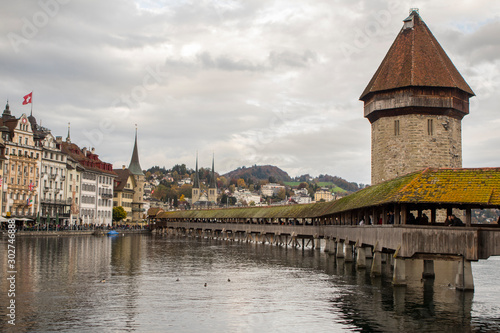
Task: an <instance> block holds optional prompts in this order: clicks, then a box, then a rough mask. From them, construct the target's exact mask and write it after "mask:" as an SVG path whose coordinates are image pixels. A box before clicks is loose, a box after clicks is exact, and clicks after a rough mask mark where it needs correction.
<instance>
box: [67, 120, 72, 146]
mask: <svg viewBox="0 0 500 333" xmlns="http://www.w3.org/2000/svg"><path fill="white" fill-rule="evenodd" d="M69 127H70V123H69V122H68V136H67V137H66V142H71V138H70V136H69Z"/></svg>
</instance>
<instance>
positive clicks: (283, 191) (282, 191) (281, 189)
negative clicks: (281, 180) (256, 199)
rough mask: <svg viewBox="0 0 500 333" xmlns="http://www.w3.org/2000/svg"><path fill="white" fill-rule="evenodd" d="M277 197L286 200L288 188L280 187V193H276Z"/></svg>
mask: <svg viewBox="0 0 500 333" xmlns="http://www.w3.org/2000/svg"><path fill="white" fill-rule="evenodd" d="M276 197H277V198H278V199H280V200H285V198H286V190H285V189H284V188H280V189H279V191H278V193H277V194H276Z"/></svg>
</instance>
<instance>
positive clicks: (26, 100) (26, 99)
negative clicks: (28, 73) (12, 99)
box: [23, 92, 33, 105]
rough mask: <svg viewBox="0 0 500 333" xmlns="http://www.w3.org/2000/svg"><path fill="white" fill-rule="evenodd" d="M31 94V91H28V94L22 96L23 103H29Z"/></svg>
mask: <svg viewBox="0 0 500 333" xmlns="http://www.w3.org/2000/svg"><path fill="white" fill-rule="evenodd" d="M32 95H33V92H30V93H29V94H28V95H26V96H24V101H23V105H26V104H30V103H31V97H32Z"/></svg>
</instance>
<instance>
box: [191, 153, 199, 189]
mask: <svg viewBox="0 0 500 333" xmlns="http://www.w3.org/2000/svg"><path fill="white" fill-rule="evenodd" d="M193 188H200V177H199V176H198V152H196V169H195V172H194V184H193Z"/></svg>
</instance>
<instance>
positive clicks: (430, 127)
mask: <svg viewBox="0 0 500 333" xmlns="http://www.w3.org/2000/svg"><path fill="white" fill-rule="evenodd" d="M427 134H428V135H434V120H433V119H427Z"/></svg>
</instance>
